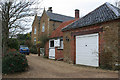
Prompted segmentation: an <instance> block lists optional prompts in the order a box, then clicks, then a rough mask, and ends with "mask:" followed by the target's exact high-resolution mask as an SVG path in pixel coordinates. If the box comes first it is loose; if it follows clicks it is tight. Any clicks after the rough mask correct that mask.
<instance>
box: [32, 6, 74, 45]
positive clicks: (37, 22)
mask: <svg viewBox="0 0 120 80" xmlns="http://www.w3.org/2000/svg"><path fill="white" fill-rule="evenodd" d="M73 19H74V18H73V17H70V16H65V15H61V14H57V13H53V12H52V7H49V8H48V10H47V11H46V10H45V9H44V11H43V13H42V16H41V17H40V18H38V17H37V16H35V19H34V22H33V25H32V42H34V43H35V42H36V41H39V38H40V36H41V35H48V36H49V35H50V34H51V32H52V31H54V30H55V29H56V28H57V27H58V26H59V25H60V24H61V23H62V22H64V21H68V20H73ZM35 26H36V28H35ZM35 31H36V34H34V32H35Z"/></svg>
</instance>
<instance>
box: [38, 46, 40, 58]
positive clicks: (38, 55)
mask: <svg viewBox="0 0 120 80" xmlns="http://www.w3.org/2000/svg"><path fill="white" fill-rule="evenodd" d="M38 56H40V48H39V47H38Z"/></svg>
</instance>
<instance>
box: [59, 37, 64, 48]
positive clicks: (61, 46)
mask: <svg viewBox="0 0 120 80" xmlns="http://www.w3.org/2000/svg"><path fill="white" fill-rule="evenodd" d="M58 49H63V39H60V47H59V48H58Z"/></svg>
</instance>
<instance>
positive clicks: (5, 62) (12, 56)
mask: <svg viewBox="0 0 120 80" xmlns="http://www.w3.org/2000/svg"><path fill="white" fill-rule="evenodd" d="M27 68H28V62H27V59H26V56H25V55H24V54H20V53H18V52H9V53H7V54H5V55H4V56H3V59H2V73H4V74H8V73H15V72H22V71H25V70H26V69H27Z"/></svg>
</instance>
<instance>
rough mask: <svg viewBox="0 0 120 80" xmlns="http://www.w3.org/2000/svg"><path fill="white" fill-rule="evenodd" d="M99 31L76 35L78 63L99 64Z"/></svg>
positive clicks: (96, 65)
mask: <svg viewBox="0 0 120 80" xmlns="http://www.w3.org/2000/svg"><path fill="white" fill-rule="evenodd" d="M98 44H99V42H98V33H96V34H89V35H81V36H76V64H81V65H88V66H95V67H98V66H99V55H98Z"/></svg>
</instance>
